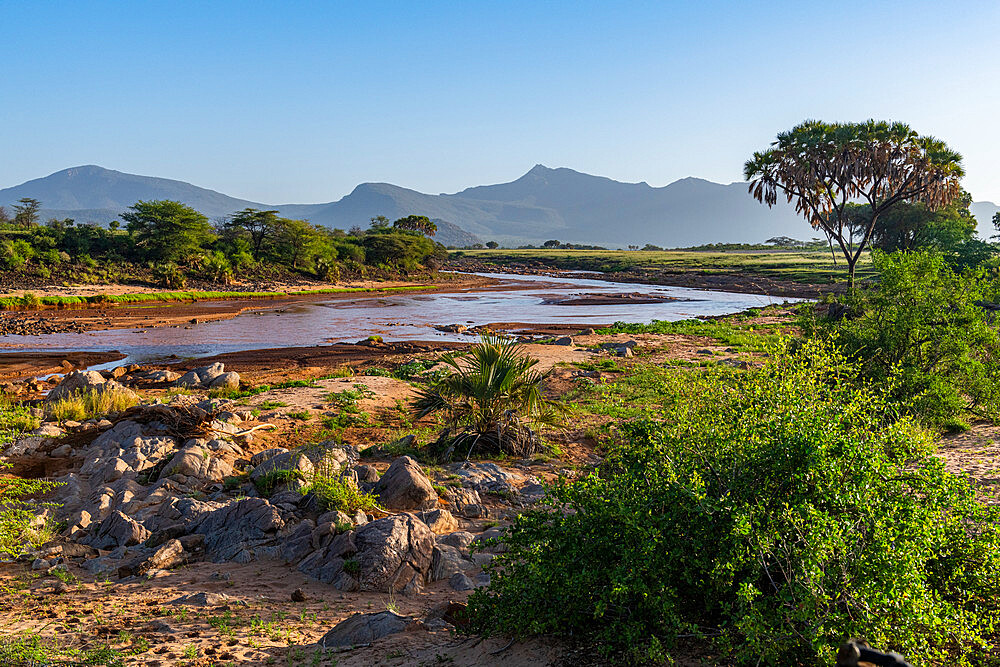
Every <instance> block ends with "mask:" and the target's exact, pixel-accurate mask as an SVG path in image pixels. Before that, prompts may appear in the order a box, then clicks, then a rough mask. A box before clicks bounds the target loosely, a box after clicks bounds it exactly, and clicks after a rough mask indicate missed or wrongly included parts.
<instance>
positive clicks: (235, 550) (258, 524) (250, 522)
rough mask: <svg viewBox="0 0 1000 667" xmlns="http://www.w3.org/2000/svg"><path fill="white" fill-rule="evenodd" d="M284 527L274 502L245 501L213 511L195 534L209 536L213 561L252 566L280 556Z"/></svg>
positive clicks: (207, 550)
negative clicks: (280, 534) (279, 540)
mask: <svg viewBox="0 0 1000 667" xmlns="http://www.w3.org/2000/svg"><path fill="white" fill-rule="evenodd" d="M284 526H285V522H284V521H283V520H282V518H281V515H280V514H279V513H278V510H277V509H275V508H274V507H273V506H272V505H271V503H269V502H268V501H266V500H264V499H263V498H244V499H243V500H238V501H235V502H232V503H229V504H228V505H225V506H224V507H221V508H219V509H217V510H215V511H213V512H210V513H209V514H208V515H207V516H206V517H205V518H204V519H202V521H201V522H200V523H199V524H198V526H197V527H196V528H195V529H194V531H193V532H196V533H199V534H201V535H204V536H205V555H206V556H207V557H208V558H209V559H211V560H212V561H213V562H216V563H223V562H229V561H232V562H236V563H249V562H250V561H252V560H254V558H258V557H262V556H277V555H278V554H279V552H280V545H278V544H277V541H276V536H277V533H278V531H279V530H281V529H282V528H284Z"/></svg>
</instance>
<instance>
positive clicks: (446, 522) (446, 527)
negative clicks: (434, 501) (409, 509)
mask: <svg viewBox="0 0 1000 667" xmlns="http://www.w3.org/2000/svg"><path fill="white" fill-rule="evenodd" d="M417 516H419V517H420V520H421V521H423V522H424V523H426V524H427V527H428V528H430V529H431V532H433V533H435V534H437V535H445V534H447V533H451V532H454V531H456V530H458V519H456V518H455V517H454V516H453V515H452V513H451V512H449V511H448V510H446V509H441V508H438V509H436V510H431V511H429V512H420V513H419V514H418V515H417Z"/></svg>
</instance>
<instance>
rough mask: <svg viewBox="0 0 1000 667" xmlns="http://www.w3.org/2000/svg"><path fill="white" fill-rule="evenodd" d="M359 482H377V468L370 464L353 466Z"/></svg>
mask: <svg viewBox="0 0 1000 667" xmlns="http://www.w3.org/2000/svg"><path fill="white" fill-rule="evenodd" d="M354 472H355V474H356V475H357V476H358V483H359V484H375V483H377V482H378V478H379V475H378V468H376V467H375V466H370V465H363V466H354Z"/></svg>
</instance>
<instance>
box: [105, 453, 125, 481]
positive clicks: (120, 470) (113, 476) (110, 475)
mask: <svg viewBox="0 0 1000 667" xmlns="http://www.w3.org/2000/svg"><path fill="white" fill-rule="evenodd" d="M130 470H132V469H131V468H130V467H129V465H128V464H127V463H125V462H124V461H122V460H121V459H120V458H118V457H117V456H116V457H115V458H113V459H111V460H110V461H109V462H108V465H107V467H106V468H105V469H104V481H105V483H111V482H114V481H115V480H118V479H121V478H122V475H124V474H125V473H127V472H129V471H130Z"/></svg>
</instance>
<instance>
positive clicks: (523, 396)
mask: <svg viewBox="0 0 1000 667" xmlns="http://www.w3.org/2000/svg"><path fill="white" fill-rule="evenodd" d="M441 362H442V363H444V364H446V365H447V366H449V370H450V371H451V372H450V373H449V374H448V375H447V376H445V377H444V378H443V379H442V380H441V381H440V382H438V383H437V384H435V385H433V386H431V387H429V388H427V389H424V390H423V391H421V392H420V394H419V395H418V396H417V398H416V399H415V400H414V401H413V403H412V408H413V411H414V413H415V415H416V417H417V418H420V417H424V416H426V415H429V414H431V413H434V412H442V413H444V415H445V417H446V419H447V421H448V423H449V426H450V427H451V428H457V429H459V432H458V435H457V436H456V437H455V439H454V440H452V443H451V446H450V448H449V450H448V452H447V455H446V456H447V457H450V455H451V452H453V451H455V450H456V449H462V448H464V446H468V454H467V455H466V458H468V456H470V455H471V454H472V450H473V449H474V448H476V447H478V448H479V451H480V452H482V453H503V454H506V455H510V456H518V457H525V456H529V455H531V454H534V453H535V452H537V451H538V450H539V449H540V448H541V440H540V438H539V437H538V434H537V433H536V432H535V431H533V430H532V429H531V428H530V426H529V424H532V423H550V422H551V421H552V420H553V417H554V414H555V410H554V406H553V404H552V403H551V401H549V400H547V399H546V398H545V397H544V395H543V394H542V387H541V385H542V381H543V380H544V379H545V378H546V377H547V375H548V374H547V373H540V372H538V371H537V370H535V368H534V367H535V366H536V365H537V364H538V360H537V359H533V358H531V357H529V356H528V355H527V354H524V352H523V351H522V348H521V346H520V345H518V344H517V343H516V342H514V341H511V340H509V339H506V338H504V337H502V336H496V335H485V336H483V337H482V338H481V340H480V342H479V343H478V344H476V345H474V346H473V347H472V349H470V350H469V351H468V353H466V354H455V353H449V354H445V355H443V356H442V357H441Z"/></svg>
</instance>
